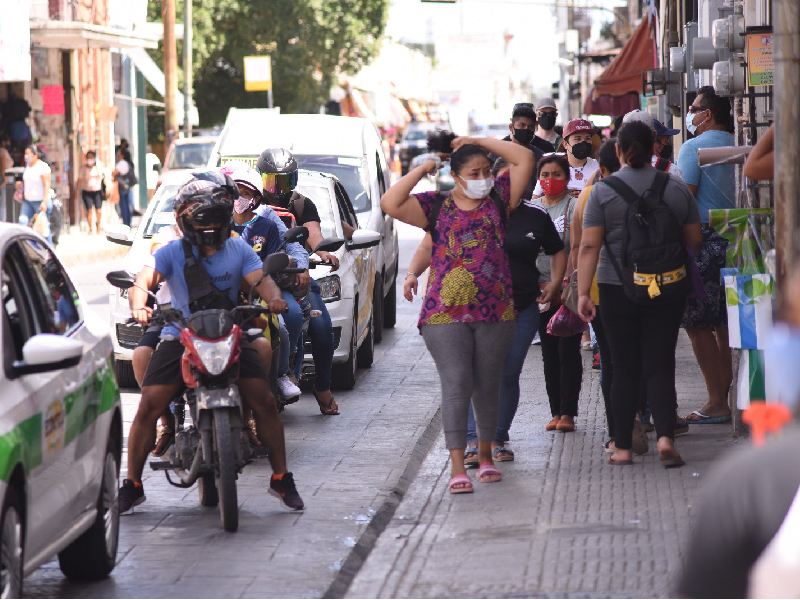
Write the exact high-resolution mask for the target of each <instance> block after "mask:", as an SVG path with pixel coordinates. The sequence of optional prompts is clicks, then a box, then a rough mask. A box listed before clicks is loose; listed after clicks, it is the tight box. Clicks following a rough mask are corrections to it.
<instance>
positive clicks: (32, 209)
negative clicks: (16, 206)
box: [18, 200, 53, 244]
mask: <svg viewBox="0 0 800 600" xmlns="http://www.w3.org/2000/svg"><path fill="white" fill-rule="evenodd" d="M41 205H42V201H41V200H23V201H22V208H21V209H20V211H19V221H18V222H19V224H20V225H27V224H28V223H30V222H31V219H32V218H33V215H35V214H36V213H37V212H39V207H40V206H41ZM51 212H53V203H52V202H51V201H50V200H48V201H47V232H46V233H47V235H45V236H44V237H46V238H47V241H48V242H50V243H51V244H52V243H53V237H52V235H50V213H51Z"/></svg>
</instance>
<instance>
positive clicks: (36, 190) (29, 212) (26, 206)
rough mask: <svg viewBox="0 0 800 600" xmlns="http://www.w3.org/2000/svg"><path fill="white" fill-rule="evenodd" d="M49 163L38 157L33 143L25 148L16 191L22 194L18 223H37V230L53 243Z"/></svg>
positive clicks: (37, 151)
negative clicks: (23, 161) (22, 167)
mask: <svg viewBox="0 0 800 600" xmlns="http://www.w3.org/2000/svg"><path fill="white" fill-rule="evenodd" d="M50 173H51V171H50V165H48V164H47V163H46V162H44V161H43V160H42V159H40V158H39V150H38V148H36V146H34V145H30V146H28V147H27V148H25V170H24V171H23V172H22V181H18V182H16V188H17V192H18V193H20V192H21V194H22V208H21V210H20V211H19V221H18V222H19V223H20V225H31V226H33V225H34V223H33V221H36V223H39V225H37V227H38V232H39V233H40V234H41V235H42V237H45V238H47V241H48V242H50V243H51V244H52V243H53V238H52V237H51V235H50V211H51V210H52V209H53V204H52V202H51V201H50Z"/></svg>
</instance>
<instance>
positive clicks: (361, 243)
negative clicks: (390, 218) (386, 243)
mask: <svg viewBox="0 0 800 600" xmlns="http://www.w3.org/2000/svg"><path fill="white" fill-rule="evenodd" d="M381 237H382V236H381V234H380V233H378V232H377V231H366V230H364V229H359V230H358V231H354V232H353V238H352V240H351V241H350V242H349V243H348V244H347V249H348V250H362V249H364V248H372V247H373V246H377V245H378V244H380V243H381Z"/></svg>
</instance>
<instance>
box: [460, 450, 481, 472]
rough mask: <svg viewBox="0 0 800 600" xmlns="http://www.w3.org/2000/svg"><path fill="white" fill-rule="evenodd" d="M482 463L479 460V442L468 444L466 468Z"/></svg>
mask: <svg viewBox="0 0 800 600" xmlns="http://www.w3.org/2000/svg"><path fill="white" fill-rule="evenodd" d="M479 464H480V461H479V460H478V444H467V449H466V450H465V452H464V466H465V467H466V468H468V469H469V468H472V469H474V468H475V467H477V466H478V465H479Z"/></svg>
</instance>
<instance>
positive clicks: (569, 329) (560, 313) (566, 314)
mask: <svg viewBox="0 0 800 600" xmlns="http://www.w3.org/2000/svg"><path fill="white" fill-rule="evenodd" d="M587 329H589V324H588V323H586V322H585V321H584V320H583V319H581V318H580V317H579V316H578V315H576V314H575V313H574V312H572V311H571V310H570V309H568V308H567V307H566V306H564V305H563V304H562V305H561V307H560V308H559V309H558V310H557V311H556V314H554V315H553V317H552V318H551V319H550V322H549V323H548V324H547V333H549V334H550V335H557V336H559V337H572V336H573V335H578V334H579V333H583V332H584V331H586V330H587Z"/></svg>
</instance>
